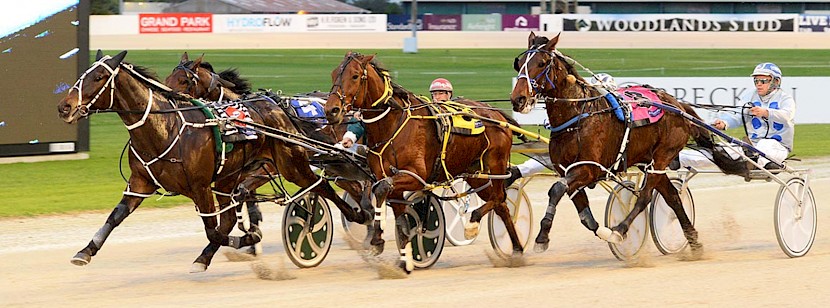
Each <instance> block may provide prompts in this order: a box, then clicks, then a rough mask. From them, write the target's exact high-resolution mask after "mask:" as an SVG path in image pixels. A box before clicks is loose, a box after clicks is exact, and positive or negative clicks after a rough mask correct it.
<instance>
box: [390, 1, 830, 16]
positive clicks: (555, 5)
mask: <svg viewBox="0 0 830 308" xmlns="http://www.w3.org/2000/svg"><path fill="white" fill-rule="evenodd" d="M541 4H542V0H476V1H472V0H417V10H418V14H492V13H498V14H539V13H540V12H541V11H542V10H541ZM401 5H402V6H403V9H404V14H410V12H411V11H410V10H411V8H412V0H402V1H401ZM545 8H546V10H545V12H548V13H577V14H587V13H597V14H781V13H796V14H800V13H809V12H816V11H818V12H827V11H830V2H828V1H827V0H753V1H736V0H685V1H658V0H547V1H545Z"/></svg>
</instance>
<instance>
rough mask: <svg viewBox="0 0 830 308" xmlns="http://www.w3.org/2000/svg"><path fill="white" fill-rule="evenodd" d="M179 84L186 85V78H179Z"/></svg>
mask: <svg viewBox="0 0 830 308" xmlns="http://www.w3.org/2000/svg"><path fill="white" fill-rule="evenodd" d="M179 84H180V85H187V84H188V80H187V79H180V80H179Z"/></svg>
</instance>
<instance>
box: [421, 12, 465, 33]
mask: <svg viewBox="0 0 830 308" xmlns="http://www.w3.org/2000/svg"><path fill="white" fill-rule="evenodd" d="M424 30H428V31H461V15H424Z"/></svg>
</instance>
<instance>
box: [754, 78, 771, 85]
mask: <svg viewBox="0 0 830 308" xmlns="http://www.w3.org/2000/svg"><path fill="white" fill-rule="evenodd" d="M753 81H754V82H755V84H768V83H771V82H772V79H761V78H755V79H753Z"/></svg>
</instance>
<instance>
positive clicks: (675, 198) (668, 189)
mask: <svg viewBox="0 0 830 308" xmlns="http://www.w3.org/2000/svg"><path fill="white" fill-rule="evenodd" d="M655 189H657V192H659V193H660V195H662V196H663V199H664V200H666V204H668V205H669V207H670V208H671V209H672V211H674V215H675V216H677V220H678V222H680V228H681V229H682V230H683V234H684V235H685V236H686V240H687V241H689V247H691V249H692V252H693V253H695V254H700V253H702V252H703V244H701V243H700V242H699V241H698V238H697V230H695V226H694V225H693V224H692V221H691V219H689V216H688V215H686V210H685V209H684V208H683V202H682V201H681V200H680V193H679V192H678V191H677V188H675V187H674V185H672V183H671V181H669V180H667V181H665V182H663V183H659V184H658V185H656V186H655Z"/></svg>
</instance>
